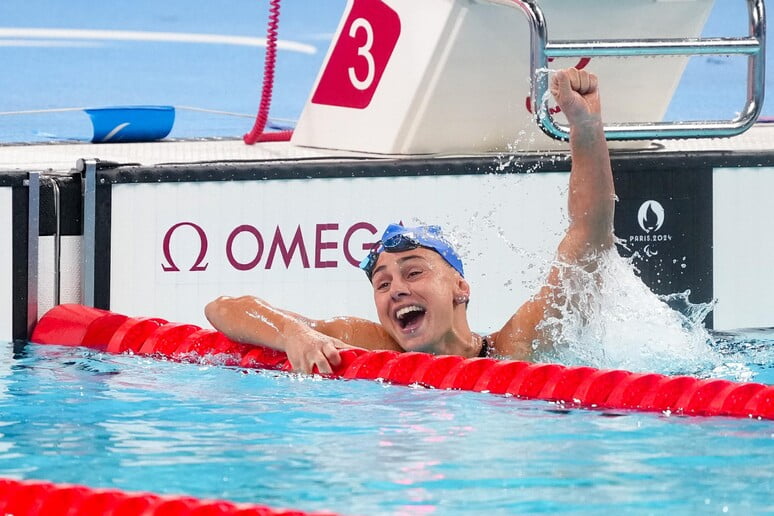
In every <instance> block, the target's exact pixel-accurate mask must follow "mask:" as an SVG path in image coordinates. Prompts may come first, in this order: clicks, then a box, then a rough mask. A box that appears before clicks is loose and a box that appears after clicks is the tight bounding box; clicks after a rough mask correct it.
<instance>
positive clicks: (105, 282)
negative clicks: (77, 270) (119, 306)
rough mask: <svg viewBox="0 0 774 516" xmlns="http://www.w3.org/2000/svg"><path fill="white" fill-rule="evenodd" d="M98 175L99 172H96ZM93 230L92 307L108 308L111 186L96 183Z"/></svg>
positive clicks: (111, 208) (111, 207)
mask: <svg viewBox="0 0 774 516" xmlns="http://www.w3.org/2000/svg"><path fill="white" fill-rule="evenodd" d="M97 174H98V175H99V172H97ZM95 196H96V199H97V201H96V202H97V206H96V211H95V217H94V219H95V221H96V226H97V227H96V228H95V231H94V233H95V234H94V239H95V242H94V253H95V254H96V256H95V257H94V307H95V308H102V309H103V310H110V256H111V253H110V238H111V233H112V220H113V215H112V210H113V187H112V186H111V185H109V184H104V185H103V184H98V186H97V191H96V195H95Z"/></svg>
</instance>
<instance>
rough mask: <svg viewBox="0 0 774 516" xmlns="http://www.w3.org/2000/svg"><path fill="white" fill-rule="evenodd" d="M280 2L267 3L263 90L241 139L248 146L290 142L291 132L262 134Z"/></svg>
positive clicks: (271, 80)
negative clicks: (254, 115) (259, 101)
mask: <svg viewBox="0 0 774 516" xmlns="http://www.w3.org/2000/svg"><path fill="white" fill-rule="evenodd" d="M279 14H280V0H270V2H269V27H268V30H267V32H266V57H265V58H264V64H263V90H262V92H261V103H260V105H259V107H258V114H257V115H256V117H255V124H254V125H253V129H252V130H251V131H250V132H249V133H247V134H245V135H244V137H243V138H242V139H243V140H244V142H245V143H246V144H248V145H252V144H254V143H256V142H285V141H288V140H290V137H291V136H292V135H293V131H278V132H274V133H264V132H263V131H264V129H265V128H266V123H267V122H268V120H269V108H270V107H271V96H272V92H273V90H274V69H275V67H276V65H277V35H278V33H279Z"/></svg>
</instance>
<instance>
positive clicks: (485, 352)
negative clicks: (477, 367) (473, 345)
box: [478, 337, 489, 358]
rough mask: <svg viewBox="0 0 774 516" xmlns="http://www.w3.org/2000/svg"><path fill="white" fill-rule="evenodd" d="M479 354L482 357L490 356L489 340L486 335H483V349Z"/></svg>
mask: <svg viewBox="0 0 774 516" xmlns="http://www.w3.org/2000/svg"><path fill="white" fill-rule="evenodd" d="M478 356H479V357H482V358H485V357H488V356H489V342H487V340H486V337H481V351H479V352H478Z"/></svg>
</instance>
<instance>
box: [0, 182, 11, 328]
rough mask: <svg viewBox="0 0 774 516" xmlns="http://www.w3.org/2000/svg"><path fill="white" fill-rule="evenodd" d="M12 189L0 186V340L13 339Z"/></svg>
mask: <svg viewBox="0 0 774 516" xmlns="http://www.w3.org/2000/svg"><path fill="white" fill-rule="evenodd" d="M12 194H13V190H12V189H11V188H0V249H5V252H2V253H0V340H7V341H10V340H13V252H12V251H11V250H12V249H13V197H12Z"/></svg>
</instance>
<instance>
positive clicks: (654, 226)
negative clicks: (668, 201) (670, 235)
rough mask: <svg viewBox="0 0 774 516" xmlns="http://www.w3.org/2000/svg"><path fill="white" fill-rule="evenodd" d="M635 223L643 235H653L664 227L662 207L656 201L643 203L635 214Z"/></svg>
mask: <svg viewBox="0 0 774 516" xmlns="http://www.w3.org/2000/svg"><path fill="white" fill-rule="evenodd" d="M637 222H638V223H639V224H640V227H641V228H642V230H643V231H644V232H645V233H650V232H651V231H652V232H654V233H655V232H656V231H658V230H659V229H661V226H663V225H664V207H663V206H662V205H661V203H659V202H658V201H653V200H650V201H645V202H644V203H642V206H640V210H639V211H638V212H637Z"/></svg>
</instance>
